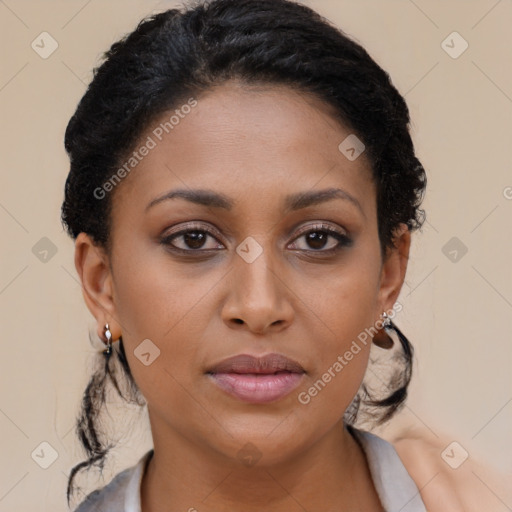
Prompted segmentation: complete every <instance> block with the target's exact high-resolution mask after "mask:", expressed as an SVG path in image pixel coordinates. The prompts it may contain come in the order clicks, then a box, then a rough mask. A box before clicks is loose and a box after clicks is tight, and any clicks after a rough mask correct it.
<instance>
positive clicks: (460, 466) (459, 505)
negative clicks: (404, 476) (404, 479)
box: [390, 431, 512, 512]
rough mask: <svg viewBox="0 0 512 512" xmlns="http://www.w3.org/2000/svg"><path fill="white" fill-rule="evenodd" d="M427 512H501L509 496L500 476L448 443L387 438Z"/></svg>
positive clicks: (511, 498)
mask: <svg viewBox="0 0 512 512" xmlns="http://www.w3.org/2000/svg"><path fill="white" fill-rule="evenodd" d="M390 442H391V443H392V445H393V447H394V448H395V450H396V452H397V453H398V456H399V457H400V459H401V460H402V462H403V464H404V466H405V467H406V469H407V471H408V473H409V474H410V475H411V478H412V479H413V480H414V481H415V483H416V485H417V487H418V489H419V490H420V493H421V497H422V499H423V501H424V503H425V506H426V508H427V510H428V511H429V512H445V511H446V510H450V512H481V511H482V510H485V511H486V512H498V511H499V512H501V511H502V510H504V509H503V505H504V503H508V504H510V503H511V502H512V496H511V494H510V490H509V487H510V485H508V486H507V485H506V483H505V479H506V477H505V476H504V475H500V474H499V473H497V472H496V471H495V470H492V469H490V468H489V467H486V466H485V465H484V464H483V463H481V462H480V461H478V460H475V459H474V458H473V457H472V456H471V455H470V454H469V453H468V452H467V451H466V450H465V448H464V447H463V446H462V445H461V444H459V443H457V442H455V441H453V440H451V439H447V438H446V437H444V438H431V437H427V436H420V435H418V434H417V433H413V432H410V431H409V432H405V433H403V434H401V435H400V436H397V437H395V438H394V439H390Z"/></svg>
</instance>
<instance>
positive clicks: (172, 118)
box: [114, 81, 375, 210]
mask: <svg viewBox="0 0 512 512" xmlns="http://www.w3.org/2000/svg"><path fill="white" fill-rule="evenodd" d="M190 105H194V106H192V107H190ZM347 137H353V134H351V131H350V130H349V129H348V128H347V127H345V126H343V125H342V124H341V123H340V122H338V121H337V120H335V118H334V117H333V115H332V108H331V107H330V106H329V105H326V104H325V103H324V102H322V101H321V100H320V99H319V98H317V97H315V96H313V95H310V94H307V93H303V92H299V91H297V90H294V89H292V88H290V87H287V86H280V85H277V86H274V85H265V86H254V85H251V86H247V85H241V84H239V83H237V82H234V81H230V82H227V83H225V84H223V85H221V86H216V87H214V88H212V89H210V90H208V91H207V92H206V93H203V94H201V95H200V96H198V97H195V98H193V101H192V102H191V101H189V102H188V103H187V101H186V100H185V101H184V102H183V104H182V105H176V106H175V107H174V109H173V110H172V111H169V112H166V113H165V114H164V115H162V116H161V117H160V118H159V119H157V120H156V121H154V122H153V123H152V124H151V125H150V126H149V127H148V128H147V129H146V131H145V132H144V133H143V134H142V136H141V137H140V139H139V143H138V144H137V145H136V146H135V150H136V151H137V149H142V147H143V146H147V147H148V148H149V150H145V151H144V153H145V156H141V155H140V154H139V155H138V160H137V162H136V165H134V166H133V168H130V171H129V173H127V176H126V177H125V178H124V179H123V182H122V183H120V185H119V186H118V190H116V193H115V200H114V205H115V210H119V209H120V208H124V207H125V205H126V204H130V205H131V207H132V208H134V207H135V208H137V207H140V208H141V209H142V208H143V207H145V206H146V205H147V204H148V203H149V202H151V200H153V199H154V198H155V196H156V195H161V194H162V193H164V192H166V191H168V190H170V189H172V188H175V187H177V186H179V188H201V189H205V188H208V189H216V190H218V191H222V192H223V193H224V194H225V195H227V196H231V197H234V198H246V199H250V198H251V197H259V198H260V199H262V198H265V199H267V200H270V199H271V198H273V197H275V198H276V201H277V200H279V196H280V195H281V194H282V195H288V194H289V193H290V192H300V191H305V190H311V189H315V188H322V189H323V188H328V187H343V188H344V189H346V190H347V191H348V192H349V193H351V194H352V195H354V196H357V197H358V198H359V200H360V202H362V203H365V202H367V203H368V204H367V205H366V207H367V208H368V209H369V210H371V208H372V204H371V203H373V202H374V200H375V198H374V195H373V189H372V187H370V186H369V183H370V182H371V167H370V164H369V162H368V160H367V158H366V156H365V154H364V152H363V153H362V154H361V155H360V156H359V157H358V158H356V159H355V160H351V159H349V158H347V156H346V154H345V153H343V152H342V151H341V150H340V144H342V143H343V141H344V140H346V139H347ZM349 140H350V139H349ZM139 153H140V152H139ZM129 157H130V155H128V156H127V161H128V158H129ZM132 159H133V156H132ZM125 163H126V162H125ZM128 167H130V166H128ZM127 198H129V201H125V200H124V199H127Z"/></svg>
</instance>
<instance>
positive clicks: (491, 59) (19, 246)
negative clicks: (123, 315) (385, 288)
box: [0, 0, 512, 512]
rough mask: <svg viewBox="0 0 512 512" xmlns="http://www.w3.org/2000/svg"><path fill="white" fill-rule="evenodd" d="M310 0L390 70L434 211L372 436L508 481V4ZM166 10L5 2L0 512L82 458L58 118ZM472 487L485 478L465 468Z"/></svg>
mask: <svg viewBox="0 0 512 512" xmlns="http://www.w3.org/2000/svg"><path fill="white" fill-rule="evenodd" d="M306 3H307V4H308V5H310V6H311V7H313V8H315V9H316V10H318V11H319V12H321V13H322V14H323V15H325V16H326V17H328V18H329V19H330V20H332V21H333V22H334V23H335V24H336V25H338V26H339V27H341V28H342V29H343V30H345V31H346V32H347V33H348V34H349V35H351V36H352V37H354V38H356V40H358V41H359V42H360V43H362V44H363V46H364V47H365V48H366V49H367V50H368V51H369V53H370V54H371V55H372V56H373V57H374V58H375V59H376V60H377V62H379V63H380V64H381V65H382V66H383V67H384V69H386V70H387V71H388V72H389V73H390V75H391V77H392V79H393V81H394V83H395V84H396V86H397V87H398V89H399V90H400V92H401V93H402V94H404V95H405V98H406V100H407V102H408V105H409V107H410V111H411V116H412V119H413V122H412V130H413V138H414V141H415V144H416V146H417V151H418V155H419V157H420V159H421V160H422V162H423V163H424V165H425V167H426V169H427V173H428V179H429V183H428V192H427V196H426V200H425V203H424V206H425V207H426V209H427V218H428V222H427V223H426V224H425V227H424V228H423V230H422V232H418V233H417V234H416V236H415V238H414V242H413V248H412V254H411V261H410V264H409V270H408V274H407V277H406V284H405V285H404V288H403V290H402V293H401V297H400V298H399V300H400V302H402V304H403V305H404V311H403V312H402V313H401V314H400V318H399V321H398V320H397V324H398V325H399V326H400V327H401V328H402V330H403V331H404V332H405V333H406V334H407V336H408V337H409V339H410V340H411V341H412V342H413V344H414V345H415V347H416V359H415V362H416V367H415V375H414V380H413V384H412V387H411V393H410V399H409V401H408V403H407V407H406V408H405V410H404V412H403V414H402V415H401V416H400V417H399V418H398V419H397V421H396V422H394V423H393V424H392V425H390V428H389V429H388V430H387V431H384V432H383V433H382V435H384V436H391V430H392V429H391V428H392V427H393V428H394V429H395V430H396V429H397V428H398V427H401V426H402V425H412V426H413V427H415V428H417V429H420V430H421V431H422V432H424V433H425V434H428V433H429V435H431V436H434V437H435V438H436V439H438V440H439V442H441V443H444V444H445V445H447V444H448V443H449V442H451V441H457V442H458V443H459V444H460V445H461V446H462V447H463V448H464V449H465V450H466V451H467V452H468V453H469V454H470V457H472V458H475V459H479V460H482V461H484V462H486V463H488V464H490V465H492V466H493V467H495V468H497V469H499V470H501V471H504V472H509V473H511V474H512V456H511V452H512V439H511V432H512V379H511V373H512V372H511V369H512V355H511V354H512V343H511V342H512V339H511V333H512V320H511V319H512V271H511V262H512V242H511V236H510V235H511V232H512V173H511V170H512V161H511V157H510V147H511V145H512V137H511V136H512V67H511V66H510V62H512V38H511V35H510V26H511V23H512V2H510V1H496V0H489V1H487V0H485V1H484V0H466V1H462V0H461V1H454V0H451V1H447V0H443V1H441V0H439V1H427V0H414V1H412V0H395V1H391V0H381V1H376V0H360V1H356V0H352V1H334V0H331V1H329V0H310V1H308V2H306ZM174 5H176V3H174V2H151V1H145V2H143V1H133V0H132V1H126V0H122V1H119V0H116V1H108V2H106V1H99V0H92V1H74V0H66V1H53V0H46V1H44V2H41V1H35V0H32V1H15V0H5V1H0V38H1V45H0V52H1V63H2V65H1V68H0V119H1V120H2V132H1V137H0V148H1V151H0V165H1V170H2V186H1V188H0V229H1V233H2V251H1V252H2V265H1V272H0V314H1V326H2V357H1V359H0V361H1V363H0V364H1V371H0V383H1V386H0V392H1V398H0V429H1V441H0V444H1V450H2V452H1V453H2V456H1V461H2V463H1V468H0V511H13V510H45V511H50V510H51V511H53V512H63V511H65V510H67V508H66V504H65V499H64V493H65V488H66V482H67V480H66V475H67V473H68V472H69V470H70V468H71V466H72V465H73V464H76V463H77V462H78V461H80V460H82V455H83V454H82V452H81V451H80V449H79V447H78V442H77V440H76V439H75V438H74V433H73V431H72V429H73V426H74V416H75V414H76V412H77V408H78V405H79V400H80V398H81V394H82V392H83V389H84V387H85V384H86V382H87V380H88V376H89V364H90V360H91V359H90V358H91V356H92V355H93V353H94V349H93V347H92V346H91V345H90V343H89V339H88V329H89V328H91V327H92V328H94V322H93V319H92V316H91V315H90V314H89V312H88V310H87V309H86V307H85V304H84V302H83V299H82V293H81V289H80V285H79V282H78V281H77V275H76V272H75V269H74V264H73V250H74V246H73V243H72V241H71V240H70V239H69V238H68V237H67V236H66V235H65V234H64V232H63V230H62V228H61V225H60V221H59V215H60V205H61V202H62V198H63V186H64V180H65V178H66V175H67V171H68V160H67V157H66V154H65V152H64V149H63V135H64V129H65V126H66V124H67V121H68V119H69V117H70V116H71V115H72V113H73V111H74V109H75V107H76V104H77V102H78V100H79V99H80V97H81V96H82V94H83V93H84V91H85V88H86V84H87V83H88V82H89V80H90V79H91V76H92V67H93V66H94V65H96V64H97V62H98V58H99V55H100V53H101V52H102V51H104V50H106V49H107V48H108V47H109V46H110V44H111V43H112V42H114V41H115V40H116V39H118V38H119V37H120V36H121V35H123V34H124V33H125V32H127V31H131V30H132V29H133V28H134V27H135V25H136V23H137V22H138V21H139V19H140V18H142V17H143V16H144V15H147V14H149V13H151V12H152V11H153V10H154V9H155V10H163V9H165V8H168V7H172V6H174ZM43 31H47V32H49V33H50V34H51V36H52V37H53V38H54V39H55V40H56V41H57V42H58V45H59V46H58V49H57V50H56V51H55V52H54V53H53V54H52V55H51V56H50V57H49V58H47V59H42V58H41V57H40V56H39V55H38V54H37V53H36V52H35V51H34V50H33V49H32V48H31V43H32V41H33V40H34V39H36V38H37V37H38V35H39V34H40V33H41V32H43ZM453 31H457V32H458V33H459V34H460V35H461V36H462V37H463V38H464V39H465V40H466V41H467V42H468V44H469V47H468V48H467V50H466V51H465V52H464V53H462V54H461V55H460V56H459V57H458V58H456V59H454V58H452V57H450V56H449V55H448V54H447V53H446V52H445V50H444V49H443V47H442V42H443V40H445V38H446V37H447V36H448V35H449V34H451V33H452V32H453ZM448 41H450V39H448ZM449 44H451V43H449ZM453 45H454V51H456V50H457V49H459V48H460V47H461V46H460V41H458V42H457V40H455V42H454V43H453ZM507 187H508V188H507ZM43 237H47V238H48V239H49V240H51V242H52V243H53V244H54V245H55V249H56V253H55V254H54V255H53V256H51V253H50V255H49V256H48V258H47V261H46V262H43V261H41V260H40V259H39V258H38V257H36V255H35V254H34V252H37V251H36V250H35V249H33V248H34V246H36V248H37V245H36V244H37V243H38V242H39V241H40V240H41V239H42V238H43ZM452 237H457V239H458V240H459V242H457V243H459V244H460V243H462V244H464V245H465V246H466V247H467V253H466V254H465V255H464V256H463V257H462V258H460V253H459V258H460V259H459V260H458V261H456V262H452V261H450V259H449V258H448V257H447V256H446V255H445V254H444V252H443V247H445V244H447V242H448V241H449V240H450V239H452ZM33 251H34V252H33ZM445 252H447V251H446V249H445ZM115 410H116V409H115V407H112V411H113V412H112V415H113V418H115ZM137 418H138V419H137ZM134 422H136V423H134V424H132V425H129V424H127V423H126V420H123V421H119V422H117V423H112V425H111V427H110V428H111V429H112V431H116V432H118V433H119V435H120V436H121V435H122V436H125V438H124V441H123V442H126V443H129V446H128V445H126V444H123V445H122V446H120V448H119V450H117V451H115V452H114V453H113V458H112V459H111V461H110V463H109V465H108V466H107V471H106V473H105V477H106V479H109V478H110V477H111V476H112V475H113V474H114V473H116V472H117V471H119V470H121V469H123V468H124V467H126V466H127V465H128V464H132V463H134V462H135V461H136V460H138V458H139V457H140V456H141V454H142V453H143V452H144V451H145V450H146V449H147V448H148V447H149V446H151V440H150V437H149V435H148V431H147V424H146V418H145V416H144V414H142V415H141V416H140V417H137V416H135V419H134ZM136 425H137V428H136V427H135V426H136ZM123 426H125V427H126V430H123ZM44 441H46V442H47V443H49V444H50V445H51V446H52V447H53V448H54V449H55V450H56V452H57V454H58V458H57V460H56V461H55V462H54V463H53V464H52V465H51V466H50V467H49V468H48V469H43V468H41V467H40V466H39V465H38V464H36V462H35V461H34V460H33V459H32V458H31V453H32V452H33V451H34V450H35V449H36V448H38V447H39V445H40V443H41V442H44ZM443 446H444V445H443ZM38 450H39V451H40V448H38ZM46 453H49V452H48V451H47V452H46ZM95 483H97V482H94V481H93V482H91V485H94V484H95ZM474 485H479V486H482V485H485V482H482V481H481V479H480V478H478V479H477V477H476V476H475V482H474ZM89 490H90V489H89ZM491 491H492V486H491V488H490V490H489V492H491ZM495 501H496V503H498V506H499V501H501V500H500V496H497V497H496V499H495ZM502 507H503V508H502V509H503V510H504V511H505V510H512V503H505V502H503V504H502ZM507 507H509V508H507ZM500 510H501V509H500Z"/></svg>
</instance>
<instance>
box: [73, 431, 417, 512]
mask: <svg viewBox="0 0 512 512" xmlns="http://www.w3.org/2000/svg"><path fill="white" fill-rule="evenodd" d="M350 431H351V433H352V434H353V436H354V437H355V439H356V440H357V441H359V444H360V445H361V447H362V449H363V452H364V454H365V455H366V459H367V461H368V466H369V468H370V473H371V476H372V480H373V484H374V486H375V489H376V491H377V494H378V495H379V498H380V501H381V503H382V505H383V507H384V509H385V510H386V512H427V510H426V508H425V505H424V503H423V501H422V499H421V496H420V493H419V491H418V488H417V486H416V484H415V483H414V481H413V480H412V478H411V477H410V475H409V473H408V472H407V470H406V469H405V466H404V465H403V464H402V461H401V460H400V458H399V457H398V454H397V453H396V451H395V449H394V447H393V445H391V444H390V443H389V442H387V441H386V440H384V439H382V438H380V437H378V436H376V435H375V434H372V433H370V432H366V431H364V430H358V429H355V428H353V427H351V428H350ZM152 455H153V450H149V451H148V452H146V453H145V454H144V455H143V456H142V457H141V458H140V460H139V461H138V462H137V464H135V465H134V466H132V467H130V468H127V469H125V470H124V471H122V472H120V473H118V474H117V475H116V476H115V477H114V478H113V479H112V481H111V482H110V483H109V484H107V485H106V486H104V487H102V488H101V489H97V490H96V491H93V492H92V493H90V494H89V495H88V496H87V498H86V499H85V500H84V501H83V502H82V503H81V504H80V505H79V507H78V508H77V509H76V510H75V512H141V505H140V484H141V481H142V476H143V474H144V470H145V468H146V464H147V462H148V461H149V459H150V458H151V457H152Z"/></svg>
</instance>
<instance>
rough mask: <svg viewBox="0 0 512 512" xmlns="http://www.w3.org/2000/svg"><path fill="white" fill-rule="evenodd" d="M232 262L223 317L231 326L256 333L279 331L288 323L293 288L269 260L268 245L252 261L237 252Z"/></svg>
mask: <svg viewBox="0 0 512 512" xmlns="http://www.w3.org/2000/svg"><path fill="white" fill-rule="evenodd" d="M233 264H234V266H235V268H234V269H233V270H232V272H230V273H229V276H230V279H229V283H228V286H229V287H230V288H229V295H228V298H227V300H226V302H225V303H224V305H223V308H222V319H223V321H224V322H226V323H227V324H228V326H229V327H230V328H232V329H242V330H243V329H246V330H249V331H251V332H253V333H257V334H265V333H269V332H278V331H281V330H282V329H285V328H286V327H287V326H288V325H290V324H291V322H292V318H293V308H292V304H291V302H290V297H291V296H292V295H293V292H292V291H291V289H290V286H289V284H287V283H285V282H284V276H283V272H282V270H281V271H280V269H279V268H277V267H276V265H275V261H274V262H273V261H271V255H270V249H268V250H267V249H265V250H263V252H262V253H261V254H260V255H259V256H258V257H257V258H256V259H255V260H254V261H252V262H251V263H248V262H247V261H245V260H244V259H243V258H241V257H240V256H238V255H236V256H235V261H234V263H233Z"/></svg>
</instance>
